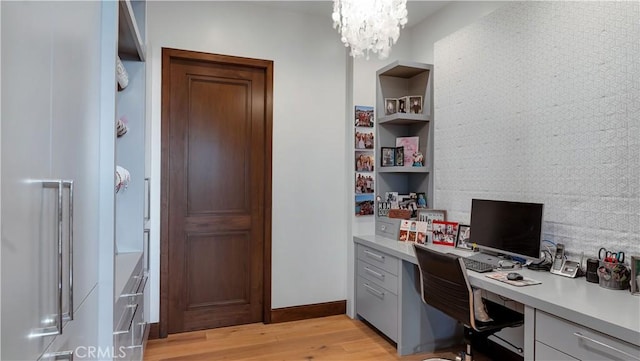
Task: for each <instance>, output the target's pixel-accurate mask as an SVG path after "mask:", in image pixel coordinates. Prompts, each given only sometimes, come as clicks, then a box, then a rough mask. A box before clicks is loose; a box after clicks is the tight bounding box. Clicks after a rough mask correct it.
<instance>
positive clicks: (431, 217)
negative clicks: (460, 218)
mask: <svg viewBox="0 0 640 361" xmlns="http://www.w3.org/2000/svg"><path fill="white" fill-rule="evenodd" d="M417 218H418V221H421V222H427V231H428V232H431V231H433V221H435V220H438V221H445V220H447V211H445V210H442V209H419V210H418V217H417Z"/></svg>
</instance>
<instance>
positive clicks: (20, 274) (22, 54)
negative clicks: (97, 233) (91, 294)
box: [0, 1, 57, 360]
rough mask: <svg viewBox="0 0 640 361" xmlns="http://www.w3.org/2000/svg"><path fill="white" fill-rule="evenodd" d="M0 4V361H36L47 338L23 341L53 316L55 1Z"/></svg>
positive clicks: (54, 313)
mask: <svg viewBox="0 0 640 361" xmlns="http://www.w3.org/2000/svg"><path fill="white" fill-rule="evenodd" d="M0 6H2V20H1V24H2V41H1V46H2V105H3V106H2V123H1V126H2V172H1V173H2V317H1V318H2V332H1V333H2V347H1V349H2V356H1V357H0V358H1V359H3V360H25V359H29V360H35V359H37V358H38V357H39V356H40V354H41V353H42V352H43V351H44V349H45V348H46V346H47V345H48V344H49V343H51V341H52V340H53V339H54V337H53V336H47V337H29V335H30V334H31V333H32V332H37V330H38V329H40V328H44V327H48V326H52V325H53V321H54V319H55V315H56V313H57V303H56V296H57V274H56V270H57V269H56V265H57V259H56V251H57V245H56V241H57V238H56V217H57V216H56V203H55V194H54V191H53V190H51V189H45V188H43V186H42V180H45V179H48V178H49V177H50V176H51V162H50V161H51V159H50V153H51V149H50V145H51V144H50V140H49V139H50V138H49V136H50V129H51V128H50V121H51V119H50V115H51V114H50V108H51V93H50V92H51V76H52V74H51V34H50V32H49V31H47V30H46V29H47V28H48V27H49V26H50V24H51V13H52V11H53V10H54V9H53V8H54V7H55V4H54V3H44V2H42V3H30V2H5V1H3V2H1V3H0Z"/></svg>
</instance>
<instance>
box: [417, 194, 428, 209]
mask: <svg viewBox="0 0 640 361" xmlns="http://www.w3.org/2000/svg"><path fill="white" fill-rule="evenodd" d="M416 204H417V205H418V209H425V208H427V194H426V193H425V192H417V193H416Z"/></svg>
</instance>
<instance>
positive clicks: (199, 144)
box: [161, 49, 273, 334]
mask: <svg viewBox="0 0 640 361" xmlns="http://www.w3.org/2000/svg"><path fill="white" fill-rule="evenodd" d="M272 69H273V67H272V62H270V61H263V60H255V59H245V58H236V57H227V56H220V55H212V54H204V53H195V52H188V51H182V50H175V49H163V64H162V71H163V74H162V75H163V83H162V96H163V98H162V99H163V104H162V106H163V126H162V132H163V156H164V157H165V158H166V159H165V160H166V162H163V164H164V165H166V167H164V168H163V181H164V183H165V185H164V186H163V189H164V190H165V192H166V193H165V194H164V195H165V197H164V199H165V202H163V209H162V212H163V219H164V220H165V221H166V224H164V225H163V226H166V227H167V229H166V230H165V231H163V235H164V236H166V243H167V244H166V252H167V254H166V257H165V258H166V261H168V262H167V263H168V264H167V266H166V267H162V268H163V270H165V271H166V274H165V275H164V276H165V277H164V278H165V282H163V284H161V287H163V286H166V288H167V289H166V290H164V289H163V290H162V291H161V292H162V293H163V294H166V296H167V298H168V302H167V303H168V312H167V313H168V314H167V331H168V333H176V332H184V331H191V330H198V329H207V328H215V327H222V326H229V325H236V324H243V323H251V322H260V321H263V320H264V317H265V316H267V315H268V312H265V309H266V310H270V302H268V301H270V300H269V298H270V286H269V283H270V280H269V279H266V276H269V277H270V272H269V270H267V268H269V269H270V266H271V265H270V256H269V255H270V253H271V250H270V241H268V240H267V238H269V237H270V235H269V234H268V233H270V229H271V228H270V209H271V196H270V193H271V156H270V154H271V92H272ZM165 141H166V142H165ZM265 290H268V291H269V292H265ZM165 292H166V293H165ZM265 296H266V297H265ZM161 301H162V300H161ZM265 302H266V304H267V305H268V306H269V307H268V308H266V307H265ZM161 317H162V315H161ZM161 326H162V325H161ZM162 333H163V332H162V330H161V334H162Z"/></svg>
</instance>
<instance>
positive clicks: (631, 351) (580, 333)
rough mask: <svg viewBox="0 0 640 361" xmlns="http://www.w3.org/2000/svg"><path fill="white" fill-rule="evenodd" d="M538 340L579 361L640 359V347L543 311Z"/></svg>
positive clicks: (537, 313) (537, 319)
mask: <svg viewBox="0 0 640 361" xmlns="http://www.w3.org/2000/svg"><path fill="white" fill-rule="evenodd" d="M536 341H540V342H542V343H544V344H546V345H548V346H551V347H553V348H555V349H557V350H562V352H564V353H566V354H568V355H570V356H572V357H575V358H577V359H579V360H625V361H626V360H634V358H635V360H640V347H637V346H634V345H632V344H630V343H627V342H625V341H622V340H619V339H617V338H613V337H611V336H608V335H605V334H603V333H600V332H598V331H595V330H592V329H590V328H587V327H584V326H581V325H578V324H575V323H573V322H569V321H567V320H564V319H561V318H558V317H555V316H552V315H550V314H548V313H544V312H542V311H536ZM536 353H537V351H536ZM536 358H537V357H536Z"/></svg>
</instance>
